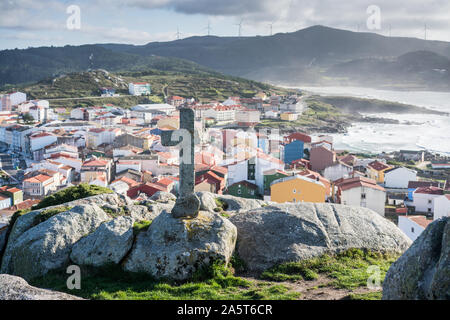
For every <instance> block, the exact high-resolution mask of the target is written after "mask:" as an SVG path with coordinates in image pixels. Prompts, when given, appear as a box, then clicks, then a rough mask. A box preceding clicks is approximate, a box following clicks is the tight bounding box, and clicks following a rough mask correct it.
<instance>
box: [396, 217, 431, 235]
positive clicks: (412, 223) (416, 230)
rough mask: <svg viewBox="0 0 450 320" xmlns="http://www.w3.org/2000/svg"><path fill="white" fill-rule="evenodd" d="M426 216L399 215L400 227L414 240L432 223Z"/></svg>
mask: <svg viewBox="0 0 450 320" xmlns="http://www.w3.org/2000/svg"><path fill="white" fill-rule="evenodd" d="M431 222H432V221H431V220H427V218H426V217H425V216H399V217H398V227H399V229H400V230H402V231H403V233H404V234H406V235H407V236H408V237H409V238H410V239H411V240H412V241H415V240H416V239H417V238H418V237H419V236H420V234H421V233H422V232H423V230H425V229H426V228H427V226H428V225H429V224H430V223H431Z"/></svg>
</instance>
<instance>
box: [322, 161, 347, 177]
mask: <svg viewBox="0 0 450 320" xmlns="http://www.w3.org/2000/svg"><path fill="white" fill-rule="evenodd" d="M352 171H353V167H351V166H349V165H347V164H345V163H343V162H336V163H334V164H333V165H331V166H328V167H326V168H325V169H324V170H323V176H324V177H325V178H327V179H328V180H330V181H331V182H333V181H336V180H339V179H342V178H349V177H350V176H351V172H352Z"/></svg>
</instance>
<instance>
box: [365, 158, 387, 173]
mask: <svg viewBox="0 0 450 320" xmlns="http://www.w3.org/2000/svg"><path fill="white" fill-rule="evenodd" d="M368 166H369V167H371V168H373V169H374V170H376V171H382V170H386V169H389V168H390V167H391V166H389V165H387V164H384V163H383V162H380V161H378V160H375V161H373V162H371V163H369V165H368Z"/></svg>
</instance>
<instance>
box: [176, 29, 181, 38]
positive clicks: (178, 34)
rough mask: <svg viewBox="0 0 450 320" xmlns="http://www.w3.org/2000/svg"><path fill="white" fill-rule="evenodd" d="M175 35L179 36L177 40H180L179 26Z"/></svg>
mask: <svg viewBox="0 0 450 320" xmlns="http://www.w3.org/2000/svg"><path fill="white" fill-rule="evenodd" d="M175 35H176V36H177V40H180V36H181V32H180V28H178V27H177V33H176V34H175Z"/></svg>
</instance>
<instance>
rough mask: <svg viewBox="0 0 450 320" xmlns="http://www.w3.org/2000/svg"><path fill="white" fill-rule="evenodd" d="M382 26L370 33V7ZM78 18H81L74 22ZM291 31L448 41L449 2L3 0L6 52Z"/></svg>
mask: <svg viewBox="0 0 450 320" xmlns="http://www.w3.org/2000/svg"><path fill="white" fill-rule="evenodd" d="M71 5H76V6H78V7H79V8H80V22H81V24H80V29H75V30H69V29H68V27H67V20H68V18H69V16H70V14H68V13H67V8H68V7H69V6H71ZM374 5H375V6H377V7H378V8H379V9H380V18H381V29H379V30H368V28H367V19H368V18H369V16H370V14H368V13H367V8H368V7H369V6H374ZM70 21H75V20H70ZM240 21H242V35H243V36H254V35H269V34H270V26H269V25H270V24H272V26H273V27H272V28H273V33H274V34H275V33H278V32H292V31H295V30H298V29H302V28H305V27H308V26H312V25H317V24H321V25H326V26H330V27H336V28H342V29H347V30H353V31H357V30H358V29H359V30H360V31H361V32H363V31H364V32H377V33H379V34H383V35H388V34H389V27H390V29H391V35H392V36H407V37H418V38H424V35H425V32H424V30H425V24H426V25H427V29H428V31H427V38H428V39H431V40H444V41H450V1H449V0H431V1H427V0H369V1H366V0H353V1H351V0H347V1H338V0H70V1H67V0H0V49H9V48H26V47H29V46H32V47H36V46H44V45H45V46H48V45H54V46H62V45H66V44H73V45H79V44H86V43H108V42H114V43H132V44H145V43H147V42H151V41H170V40H175V39H176V38H177V28H179V31H180V33H181V34H180V37H181V38H184V37H189V36H193V35H206V34H207V32H208V31H207V26H208V23H210V26H211V34H212V35H219V36H236V35H237V34H238V26H237V25H236V24H238V23H239V22H240Z"/></svg>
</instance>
